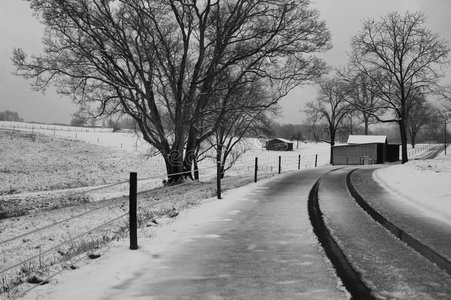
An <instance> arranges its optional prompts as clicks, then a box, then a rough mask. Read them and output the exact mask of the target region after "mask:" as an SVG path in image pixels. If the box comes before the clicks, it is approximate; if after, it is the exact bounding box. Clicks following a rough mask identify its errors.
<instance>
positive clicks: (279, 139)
mask: <svg viewBox="0 0 451 300" xmlns="http://www.w3.org/2000/svg"><path fill="white" fill-rule="evenodd" d="M274 140H278V141H281V142H283V143H287V144H294V142H293V141H289V140H286V139H283V138H275V139H271V140H270V141H274Z"/></svg>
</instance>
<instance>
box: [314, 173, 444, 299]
mask: <svg viewBox="0 0 451 300" xmlns="http://www.w3.org/2000/svg"><path fill="white" fill-rule="evenodd" d="M351 170H352V169H351V168H342V169H340V170H335V171H333V172H330V173H328V174H326V175H325V176H324V177H323V178H322V181H321V185H320V187H319V192H318V199H319V206H320V208H321V211H322V213H323V218H324V220H325V223H326V224H327V227H328V229H329V231H330V232H331V234H332V236H333V238H334V239H335V241H336V242H337V244H338V245H339V246H340V248H341V249H342V250H343V252H344V253H345V254H346V256H347V258H348V261H349V262H350V264H351V266H352V267H353V269H354V270H356V271H357V272H358V273H359V274H360V277H361V280H362V281H363V282H364V283H365V284H366V286H367V287H368V288H369V289H370V290H372V295H373V296H374V297H378V298H389V299H449V295H451V276H450V274H448V273H447V272H446V270H444V269H443V268H440V267H439V266H437V265H436V264H434V263H432V262H431V261H430V260H429V259H428V258H427V257H424V256H423V255H421V254H422V253H420V252H417V251H416V250H414V249H412V247H410V246H408V244H406V243H405V242H403V241H401V240H400V239H399V238H398V237H396V236H395V235H394V234H393V233H391V232H390V231H388V230H387V229H386V228H385V227H383V226H382V225H381V224H380V223H378V222H376V221H375V220H374V219H373V218H372V217H371V216H370V215H369V214H368V213H367V212H366V211H364V210H363V209H362V208H361V207H360V206H359V205H358V204H357V202H356V200H355V199H354V197H353V196H352V195H351V194H350V192H349V190H348V186H347V183H346V178H347V176H348V174H349V173H350V172H351ZM372 171H373V169H372V168H362V169H361V170H358V171H357V172H355V173H352V175H351V179H352V182H353V185H354V186H355V187H356V190H357V191H358V192H359V194H361V195H362V198H364V199H365V201H367V203H368V204H370V206H373V207H374V208H375V210H377V211H380V212H381V214H382V215H385V216H387V218H388V219H390V220H391V223H392V224H395V226H397V228H402V229H403V230H404V231H403V232H404V233H410V234H411V235H412V236H415V237H421V240H422V241H424V243H425V244H426V245H428V246H430V247H431V248H433V249H436V251H437V252H440V253H442V255H443V256H445V257H446V256H449V255H450V254H451V253H450V251H451V227H450V226H449V224H444V223H441V224H439V223H438V222H437V221H435V220H432V219H427V218H425V217H424V215H423V214H422V213H421V212H420V211H415V210H414V209H413V208H412V207H410V206H409V205H408V204H407V203H403V202H400V201H399V200H396V199H395V197H394V196H393V195H391V194H389V193H387V192H385V191H384V190H383V189H382V188H381V187H380V186H379V185H378V184H377V183H375V182H374V181H373V180H372V179H371V172H372ZM402 239H403V238H402Z"/></svg>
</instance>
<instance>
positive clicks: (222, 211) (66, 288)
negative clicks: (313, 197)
mask: <svg viewBox="0 0 451 300" xmlns="http://www.w3.org/2000/svg"><path fill="white" fill-rule="evenodd" d="M267 181H268V179H266V180H262V181H260V182H259V183H258V184H257V185H248V186H245V187H241V188H238V189H235V190H233V191H228V192H226V193H224V195H223V197H224V199H223V200H221V201H218V200H216V199H214V198H211V199H209V200H205V201H204V202H203V204H202V205H201V206H199V207H196V208H194V209H191V210H188V211H182V212H181V214H180V215H179V216H178V217H177V219H176V221H175V222H169V223H166V224H165V225H164V226H159V227H154V228H150V229H149V228H146V229H144V230H147V232H142V231H141V232H139V233H138V236H139V237H140V238H139V241H138V243H139V249H138V250H134V251H131V250H129V249H128V241H127V240H126V239H123V240H120V241H118V242H116V243H115V245H112V247H111V249H110V250H109V251H108V252H107V253H105V254H104V255H103V256H102V257H101V258H99V259H97V260H94V261H90V263H89V264H87V265H84V266H81V268H80V269H79V270H76V271H74V272H69V271H67V272H63V273H61V274H60V275H58V276H57V277H56V280H57V284H56V285H55V280H52V281H51V282H50V284H48V285H44V286H40V287H39V286H38V287H37V288H35V289H33V290H32V291H30V292H29V293H28V294H26V295H25V296H24V297H23V298H20V299H47V300H52V299H55V300H57V299H65V300H70V299H74V300H75V299H105V293H107V292H108V291H109V289H110V287H113V286H117V285H119V284H121V283H124V282H127V280H131V279H132V278H134V277H135V276H136V270H139V269H141V266H143V265H147V266H149V265H151V264H152V254H153V253H164V252H166V251H167V250H168V249H170V248H171V247H173V245H174V244H176V243H178V242H179V241H180V240H181V239H182V237H183V235H184V233H185V232H187V231H192V230H193V228H196V227H197V226H201V225H202V224H208V223H209V222H212V221H214V220H216V219H217V218H224V217H225V216H226V215H227V214H231V213H233V212H234V211H233V209H232V208H233V207H234V206H236V204H237V203H238V202H240V201H242V198H243V196H244V195H246V194H248V193H249V192H252V191H253V190H255V189H257V188H258V187H259V186H261V185H263V184H264V183H265V182H267ZM235 213H238V212H237V211H235ZM143 235H146V236H152V237H148V238H142V236H143ZM206 238H214V237H213V236H206ZM155 271H156V273H158V270H155Z"/></svg>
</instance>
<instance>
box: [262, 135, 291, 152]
mask: <svg viewBox="0 0 451 300" xmlns="http://www.w3.org/2000/svg"><path fill="white" fill-rule="evenodd" d="M266 150H276V151H293V142H292V141H289V140H286V139H282V138H276V139H272V140H269V141H267V142H266Z"/></svg>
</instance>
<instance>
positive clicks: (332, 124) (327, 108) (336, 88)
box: [306, 77, 352, 163]
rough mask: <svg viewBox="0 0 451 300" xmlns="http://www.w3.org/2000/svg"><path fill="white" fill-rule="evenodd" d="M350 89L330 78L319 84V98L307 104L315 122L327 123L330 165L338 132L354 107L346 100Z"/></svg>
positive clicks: (308, 112) (341, 82)
mask: <svg viewBox="0 0 451 300" xmlns="http://www.w3.org/2000/svg"><path fill="white" fill-rule="evenodd" d="M347 92H348V88H347V86H346V83H344V82H343V81H341V80H339V79H337V78H336V77H335V78H329V79H325V80H323V81H321V82H320V83H319V84H318V97H317V98H316V99H315V100H312V101H310V102H308V103H307V106H306V112H307V114H308V116H309V117H310V118H311V119H312V120H314V122H315V121H316V122H325V123H326V124H327V131H328V136H329V141H327V142H328V143H330V146H331V151H330V163H332V158H333V146H334V145H335V139H336V135H337V132H338V130H339V128H340V125H341V123H342V122H343V119H344V118H345V117H346V116H348V115H349V114H350V113H351V112H352V107H351V105H350V104H349V103H348V101H347V100H346V97H347Z"/></svg>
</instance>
